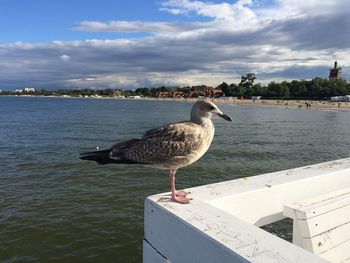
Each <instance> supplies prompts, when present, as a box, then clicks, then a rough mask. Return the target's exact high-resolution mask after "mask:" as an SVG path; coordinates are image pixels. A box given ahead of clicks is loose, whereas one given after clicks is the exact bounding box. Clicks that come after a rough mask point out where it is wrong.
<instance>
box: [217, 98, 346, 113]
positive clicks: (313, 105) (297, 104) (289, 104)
mask: <svg viewBox="0 0 350 263" xmlns="http://www.w3.org/2000/svg"><path fill="white" fill-rule="evenodd" d="M216 101H217V102H218V103H232V104H237V105H255V106H270V107H271V106H272V107H280V108H287V109H322V110H327V109H329V110H350V102H331V101H310V100H264V99H261V100H251V99H244V100H238V99H236V100H226V99H217V100H216Z"/></svg>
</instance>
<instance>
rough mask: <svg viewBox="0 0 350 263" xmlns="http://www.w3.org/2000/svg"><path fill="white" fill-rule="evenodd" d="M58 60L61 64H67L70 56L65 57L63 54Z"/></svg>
mask: <svg viewBox="0 0 350 263" xmlns="http://www.w3.org/2000/svg"><path fill="white" fill-rule="evenodd" d="M60 59H61V60H62V61H63V62H69V60H70V56H68V55H66V54H63V55H61V56H60Z"/></svg>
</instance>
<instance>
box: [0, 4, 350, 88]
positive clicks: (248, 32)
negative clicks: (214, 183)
mask: <svg viewBox="0 0 350 263" xmlns="http://www.w3.org/2000/svg"><path fill="white" fill-rule="evenodd" d="M349 10H350V1H348V0H333V1H319V0H307V1H305V0H267V1H264V0H256V1H254V0H238V1H229V0H226V1H224V0H211V1H204V0H198V1H195V0H138V1H136V0H128V1H125V0H50V1H48V0H30V1H29V0H0V89H3V90H14V89H17V88H23V87H29V86H30V87H37V88H45V89H59V88H63V89H76V88H78V89H82V88H94V89H100V88H113V89H136V88H139V87H155V86H162V85H168V86H187V85H201V84H206V85H212V86H217V85H219V84H220V83H222V82H223V81H225V82H227V83H238V82H239V81H240V78H241V76H242V75H244V74H247V73H250V72H251V73H255V74H256V76H257V81H258V82H260V83H262V84H267V83H269V82H270V81H277V82H278V81H283V80H287V81H290V80H294V79H297V80H300V79H312V78H315V77H323V78H327V77H328V70H329V68H330V67H333V63H334V61H335V60H337V61H338V65H339V66H340V67H342V72H343V78H344V79H347V80H349V79H350V11H349Z"/></svg>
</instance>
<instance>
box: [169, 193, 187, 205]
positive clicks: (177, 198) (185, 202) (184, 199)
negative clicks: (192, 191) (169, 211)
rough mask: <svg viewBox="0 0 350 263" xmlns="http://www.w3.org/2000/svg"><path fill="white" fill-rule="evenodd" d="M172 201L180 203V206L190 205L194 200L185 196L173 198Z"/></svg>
mask: <svg viewBox="0 0 350 263" xmlns="http://www.w3.org/2000/svg"><path fill="white" fill-rule="evenodd" d="M171 199H172V200H173V201H174V202H176V203H180V204H188V203H189V202H190V201H191V200H192V198H186V197H184V196H179V195H175V196H172V197H171Z"/></svg>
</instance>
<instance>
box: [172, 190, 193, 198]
mask: <svg viewBox="0 0 350 263" xmlns="http://www.w3.org/2000/svg"><path fill="white" fill-rule="evenodd" d="M190 193H191V192H186V191H183V190H179V191H176V192H175V195H176V196H182V197H186V195H189V194H190Z"/></svg>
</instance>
